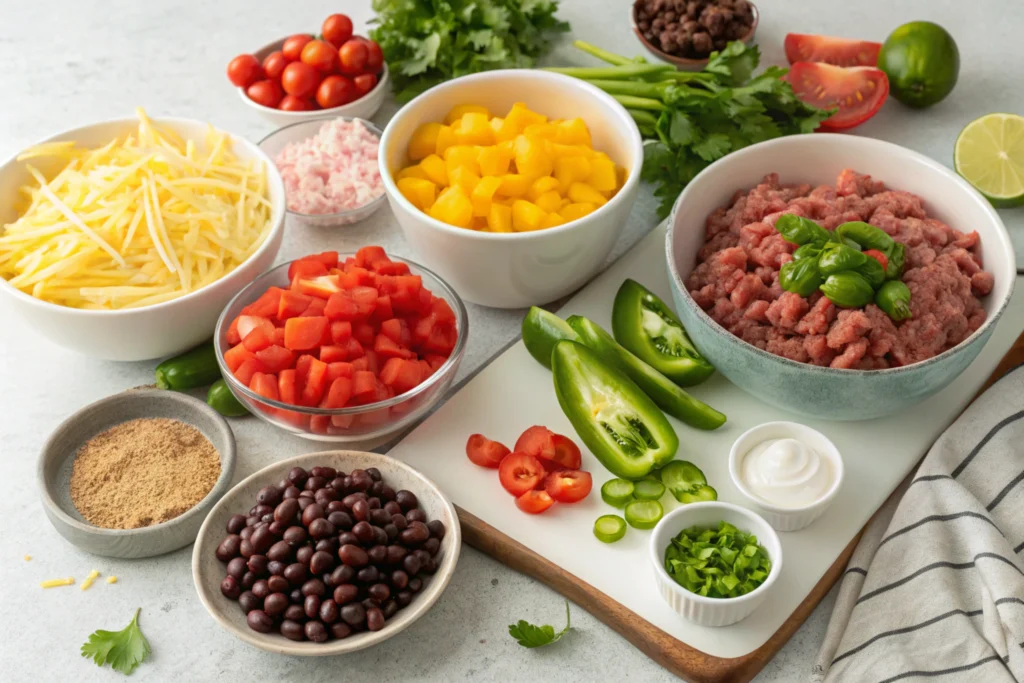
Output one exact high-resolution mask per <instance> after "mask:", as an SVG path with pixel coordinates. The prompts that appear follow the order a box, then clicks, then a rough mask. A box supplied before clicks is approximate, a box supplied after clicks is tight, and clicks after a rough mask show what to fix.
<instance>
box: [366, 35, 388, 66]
mask: <svg viewBox="0 0 1024 683" xmlns="http://www.w3.org/2000/svg"><path fill="white" fill-rule="evenodd" d="M382 66H384V52H383V51H382V50H381V49H380V45H378V44H377V41H376V40H370V39H369V38H367V39H366V70H367V72H369V73H372V74H374V75H376V74H379V73H380V69H381V67H382Z"/></svg>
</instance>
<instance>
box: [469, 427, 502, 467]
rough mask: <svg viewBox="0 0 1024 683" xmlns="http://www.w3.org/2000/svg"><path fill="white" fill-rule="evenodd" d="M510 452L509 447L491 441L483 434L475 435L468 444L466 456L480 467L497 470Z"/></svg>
mask: <svg viewBox="0 0 1024 683" xmlns="http://www.w3.org/2000/svg"><path fill="white" fill-rule="evenodd" d="M510 452H511V451H509V450H508V447H507V446H505V445H504V444H501V443H498V442H497V441H491V440H490V439H488V438H487V437H486V436H484V435H483V434H473V435H471V436H470V437H469V441H467V442H466V455H467V456H469V459H470V460H472V461H473V464H475V465H480V467H491V468H496V467H498V465H500V464H501V461H502V460H504V458H505V456H506V455H508V454H509V453H510Z"/></svg>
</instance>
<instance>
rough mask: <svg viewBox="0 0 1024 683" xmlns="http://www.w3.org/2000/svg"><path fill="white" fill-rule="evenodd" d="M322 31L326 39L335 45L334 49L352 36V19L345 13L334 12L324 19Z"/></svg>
mask: <svg viewBox="0 0 1024 683" xmlns="http://www.w3.org/2000/svg"><path fill="white" fill-rule="evenodd" d="M320 32H321V33H322V34H323V35H324V40H326V41H327V42H328V43H330V44H331V45H333V46H334V49H338V48H339V47H341V46H342V45H344V44H345V41H346V40H348V39H349V38H351V37H352V20H351V19H349V18H348V17H347V16H345V15H344V14H332V15H331V16H329V17H327V18H326V19H324V25H323V26H322V27H321V28H320Z"/></svg>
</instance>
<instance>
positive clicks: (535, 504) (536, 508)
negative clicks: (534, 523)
mask: <svg viewBox="0 0 1024 683" xmlns="http://www.w3.org/2000/svg"><path fill="white" fill-rule="evenodd" d="M554 504H555V501H553V500H551V496H549V495H548V492H547V491H527V492H526V493H524V494H523V495H521V496H519V497H518V498H516V507H517V508H519V509H520V510H522V511H523V512H525V513H527V514H530V515H539V514H540V513H542V512H544V511H545V510H547V509H548V508H549V507H551V506H552V505H554Z"/></svg>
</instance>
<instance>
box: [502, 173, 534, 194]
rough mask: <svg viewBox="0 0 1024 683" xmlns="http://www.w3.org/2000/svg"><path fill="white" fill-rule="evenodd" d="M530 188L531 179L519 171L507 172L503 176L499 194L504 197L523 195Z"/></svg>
mask: <svg viewBox="0 0 1024 683" xmlns="http://www.w3.org/2000/svg"><path fill="white" fill-rule="evenodd" d="M529 189H530V179H529V178H527V177H526V176H524V175H519V174H518V173H506V174H505V175H503V176H501V185H500V186H499V187H498V194H499V195H502V196H504V197H522V196H524V195H526V192H527V191H528V190H529Z"/></svg>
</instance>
